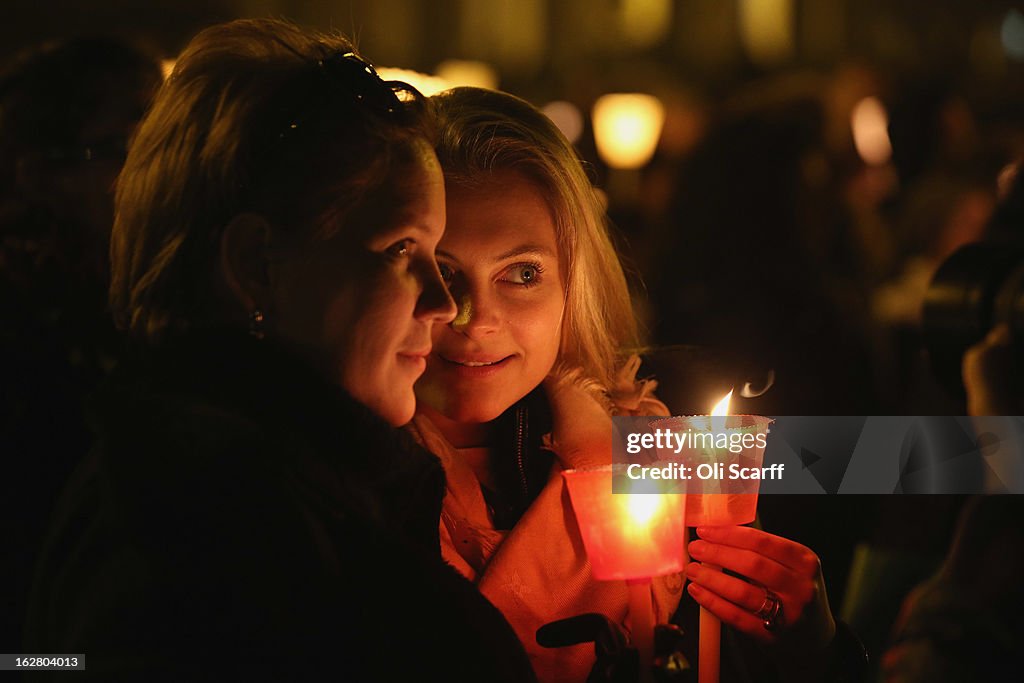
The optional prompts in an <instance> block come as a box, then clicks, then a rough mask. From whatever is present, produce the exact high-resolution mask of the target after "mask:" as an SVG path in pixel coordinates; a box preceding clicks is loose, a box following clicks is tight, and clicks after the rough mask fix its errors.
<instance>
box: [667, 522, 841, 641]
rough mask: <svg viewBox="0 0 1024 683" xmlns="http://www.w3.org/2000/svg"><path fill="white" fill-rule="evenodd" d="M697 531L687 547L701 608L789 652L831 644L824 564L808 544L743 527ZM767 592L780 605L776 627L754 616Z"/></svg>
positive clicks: (691, 586) (690, 573)
mask: <svg viewBox="0 0 1024 683" xmlns="http://www.w3.org/2000/svg"><path fill="white" fill-rule="evenodd" d="M697 535H698V536H699V540H696V541H693V542H692V543H690V546H689V550H690V555H691V557H692V558H693V560H694V561H692V562H691V563H690V564H689V565H687V568H686V575H687V578H689V579H690V581H691V583H690V584H689V586H688V590H689V592H690V595H692V596H693V598H694V600H696V601H697V602H698V603H699V604H700V605H701V607H703V608H705V609H707V610H708V611H709V612H711V613H712V614H713V615H715V616H716V617H717V618H719V619H721V620H722V621H724V622H725V623H727V624H729V625H730V626H731V627H733V628H734V629H736V630H738V631H741V632H743V633H745V634H747V635H749V636H751V637H752V638H755V639H757V640H759V641H761V642H763V643H768V644H784V645H786V647H785V649H786V650H787V651H790V650H800V651H803V652H804V653H811V652H814V651H816V650H820V649H822V648H824V647H825V646H826V645H828V643H829V642H831V640H832V636H833V635H835V620H834V619H833V617H832V612H831V610H830V609H829V605H828V596H827V595H826V593H825V581H824V578H823V576H822V573H821V563H820V562H819V560H818V556H817V555H815V554H814V552H813V551H812V550H811V549H810V548H807V547H806V546H803V545H801V544H799V543H796V542H794V541H790V540H788V539H785V538H782V537H781V536H775V535H773V534H769V533H767V532H765V531H761V530H760V529H753V528H750V527H742V526H725V527H699V528H698V529H697ZM706 565H709V566H712V567H715V568H716V569H709V568H708V566H706ZM717 567H721V568H723V569H728V570H730V571H732V572H735V573H737V574H740V575H742V576H743V577H746V578H747V579H748V580H744V579H742V578H738V577H735V576H730V575H728V574H724V573H722V572H721V571H719V570H718V569H717ZM766 590H769V591H771V592H772V593H774V594H775V595H777V596H778V598H779V600H780V602H781V606H782V610H781V614H780V618H779V623H778V628H777V629H776V630H775V631H769V630H767V629H766V628H765V626H764V620H763V619H761V618H759V617H757V616H756V614H755V612H757V610H758V609H760V608H761V606H762V605H763V604H764V599H765V591H766ZM790 646H791V647H790Z"/></svg>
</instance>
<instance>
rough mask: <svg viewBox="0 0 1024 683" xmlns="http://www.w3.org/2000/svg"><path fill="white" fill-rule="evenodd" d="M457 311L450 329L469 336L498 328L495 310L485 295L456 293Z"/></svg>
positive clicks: (480, 334) (486, 333) (483, 333)
mask: <svg viewBox="0 0 1024 683" xmlns="http://www.w3.org/2000/svg"><path fill="white" fill-rule="evenodd" d="M457 299H458V306H459V313H458V315H457V316H455V320H453V321H452V329H453V330H455V331H456V332H459V333H461V334H464V335H466V336H467V337H470V338H478V337H482V336H485V335H488V334H490V333H492V332H494V331H495V330H497V329H498V323H499V316H498V315H497V310H496V309H495V307H494V306H493V304H491V303H490V302H488V301H486V300H485V297H483V296H481V295H479V294H474V293H472V292H461V293H459V294H457Z"/></svg>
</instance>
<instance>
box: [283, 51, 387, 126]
mask: <svg viewBox="0 0 1024 683" xmlns="http://www.w3.org/2000/svg"><path fill="white" fill-rule="evenodd" d="M317 66H318V67H319V69H318V73H319V75H318V78H319V79H321V81H322V84H323V85H324V89H323V90H322V91H321V94H322V95H323V96H324V97H325V98H326V99H329V100H332V101H337V100H338V99H339V98H340V99H341V100H342V101H343V102H345V103H347V104H355V105H356V106H358V107H360V108H362V109H365V110H367V111H368V112H370V113H372V114H374V115H376V116H378V117H381V118H385V119H387V118H391V119H396V120H401V118H402V117H403V114H404V110H403V106H402V102H401V100H399V99H398V95H397V94H395V90H394V89H393V88H392V87H391V85H390V84H389V83H388V82H386V81H384V80H382V79H381V77H380V76H379V75H378V74H377V71H376V70H375V69H374V68H373V66H371V65H370V64H369V63H368V62H366V61H364V60H363V59H361V58H360V57H358V56H356V54H355V53H352V52H346V53H344V54H336V55H331V56H330V57H327V58H325V59H321V60H320V61H319V62H317ZM313 109H315V107H310V108H309V110H308V111H307V113H305V114H303V115H302V116H300V117H299V118H296V119H294V120H293V121H292V122H291V123H289V124H288V125H287V126H286V127H285V128H284V129H283V130H282V131H281V132H280V133H279V134H278V137H279V138H281V139H282V140H284V139H287V138H289V137H290V136H292V135H293V134H295V133H296V132H297V131H298V130H299V129H300V128H302V126H303V124H304V122H305V121H306V120H307V119H308V118H309V117H310V116H312V111H311V110H313Z"/></svg>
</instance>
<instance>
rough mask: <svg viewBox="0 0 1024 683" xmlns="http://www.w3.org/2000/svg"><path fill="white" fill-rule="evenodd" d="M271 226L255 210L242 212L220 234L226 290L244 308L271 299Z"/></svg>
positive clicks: (222, 275)
mask: <svg viewBox="0 0 1024 683" xmlns="http://www.w3.org/2000/svg"><path fill="white" fill-rule="evenodd" d="M272 232H273V228H272V227H271V225H270V223H269V222H268V221H267V219H266V218H264V217H263V216H261V215H259V214H256V213H242V214H239V215H237V216H235V217H234V218H232V219H231V221H230V222H229V223H228V224H227V226H226V227H225V228H224V232H223V234H222V235H221V238H220V274H221V278H222V279H223V281H224V284H225V285H227V288H228V291H230V292H231V294H232V295H233V296H234V297H235V299H236V300H237V301H238V303H239V304H241V306H242V308H243V309H244V310H245V311H246V312H250V311H252V310H254V309H257V308H265V307H266V306H267V305H268V304H269V303H270V300H271V278H270V242H271V237H272Z"/></svg>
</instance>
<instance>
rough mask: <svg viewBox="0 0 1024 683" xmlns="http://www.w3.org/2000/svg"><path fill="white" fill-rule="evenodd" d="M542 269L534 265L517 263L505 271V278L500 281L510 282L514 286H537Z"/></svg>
mask: <svg viewBox="0 0 1024 683" xmlns="http://www.w3.org/2000/svg"><path fill="white" fill-rule="evenodd" d="M542 272H543V269H542V268H541V267H540V265H539V264H536V263H517V264H516V265H514V266H512V267H511V268H509V269H508V270H506V271H505V276H504V277H503V278H502V280H505V281H506V282H511V283H513V284H516V285H523V286H525V287H529V286H530V285H534V284H537V281H538V280H540V274H541V273H542Z"/></svg>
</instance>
